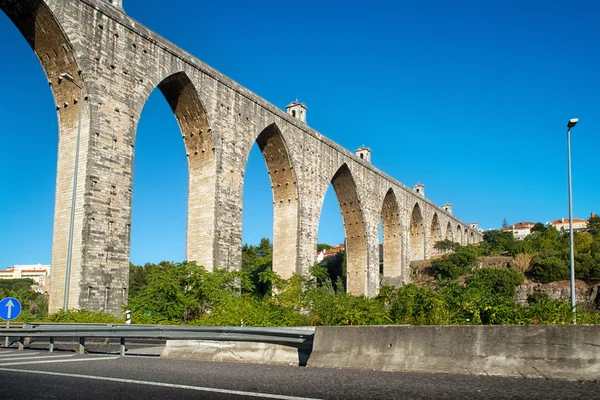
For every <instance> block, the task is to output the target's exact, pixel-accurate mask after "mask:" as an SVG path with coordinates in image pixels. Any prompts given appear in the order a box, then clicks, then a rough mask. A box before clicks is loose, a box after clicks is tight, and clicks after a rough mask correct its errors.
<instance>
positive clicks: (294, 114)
mask: <svg viewBox="0 0 600 400" xmlns="http://www.w3.org/2000/svg"><path fill="white" fill-rule="evenodd" d="M292 117H294V118H296V110H292Z"/></svg>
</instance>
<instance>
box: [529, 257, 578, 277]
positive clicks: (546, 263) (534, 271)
mask: <svg viewBox="0 0 600 400" xmlns="http://www.w3.org/2000/svg"><path fill="white" fill-rule="evenodd" d="M531 276H532V277H533V278H534V279H536V280H538V281H540V282H543V283H549V282H556V281H563V280H566V279H569V266H568V264H567V262H566V261H565V260H564V259H562V258H558V257H556V256H553V255H551V256H546V255H538V256H536V257H534V258H533V260H532V266H531Z"/></svg>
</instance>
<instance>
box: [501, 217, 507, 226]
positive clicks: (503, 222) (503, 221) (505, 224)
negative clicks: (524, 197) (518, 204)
mask: <svg viewBox="0 0 600 400" xmlns="http://www.w3.org/2000/svg"><path fill="white" fill-rule="evenodd" d="M502 227H503V228H508V224H507V223H506V217H504V219H503V220H502Z"/></svg>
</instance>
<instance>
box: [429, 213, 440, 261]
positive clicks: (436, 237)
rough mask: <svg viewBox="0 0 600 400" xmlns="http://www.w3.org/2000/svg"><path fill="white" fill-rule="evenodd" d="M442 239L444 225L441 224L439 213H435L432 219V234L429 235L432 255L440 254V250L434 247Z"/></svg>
mask: <svg viewBox="0 0 600 400" xmlns="http://www.w3.org/2000/svg"><path fill="white" fill-rule="evenodd" d="M440 240H442V227H441V226H440V220H439V218H438V215H437V213H434V214H433V218H432V219H431V227H430V235H429V249H430V250H429V251H430V253H429V254H431V255H438V254H440V251H439V250H436V249H435V248H434V246H435V244H436V243H437V242H439V241H440Z"/></svg>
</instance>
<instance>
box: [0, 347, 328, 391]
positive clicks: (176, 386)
mask: <svg viewBox="0 0 600 400" xmlns="http://www.w3.org/2000/svg"><path fill="white" fill-rule="evenodd" d="M115 358H118V357H115ZM83 360H85V359H77V360H69V361H83ZM63 361H67V360H63ZM0 371H5V372H21V373H26V374H27V373H28V374H38V375H52V376H62V377H66V378H83V379H91V380H96V381H110V382H119V383H133V384H138V385H148V386H158V387H167V388H173V389H187V390H196V391H198V392H210V393H221V394H232V395H237V396H248V397H259V398H261V399H279V400H321V399H315V398H312V397H298V396H286V395H280V394H269V393H258V392H245V391H242V390H229V389H218V388H209V387H202V386H191V385H179V384H176V383H164V382H150V381H139V380H136V379H123V378H111V377H108V376H93V375H79V374H68V373H64V372H51V371H30V370H23V369H15V368H0Z"/></svg>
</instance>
